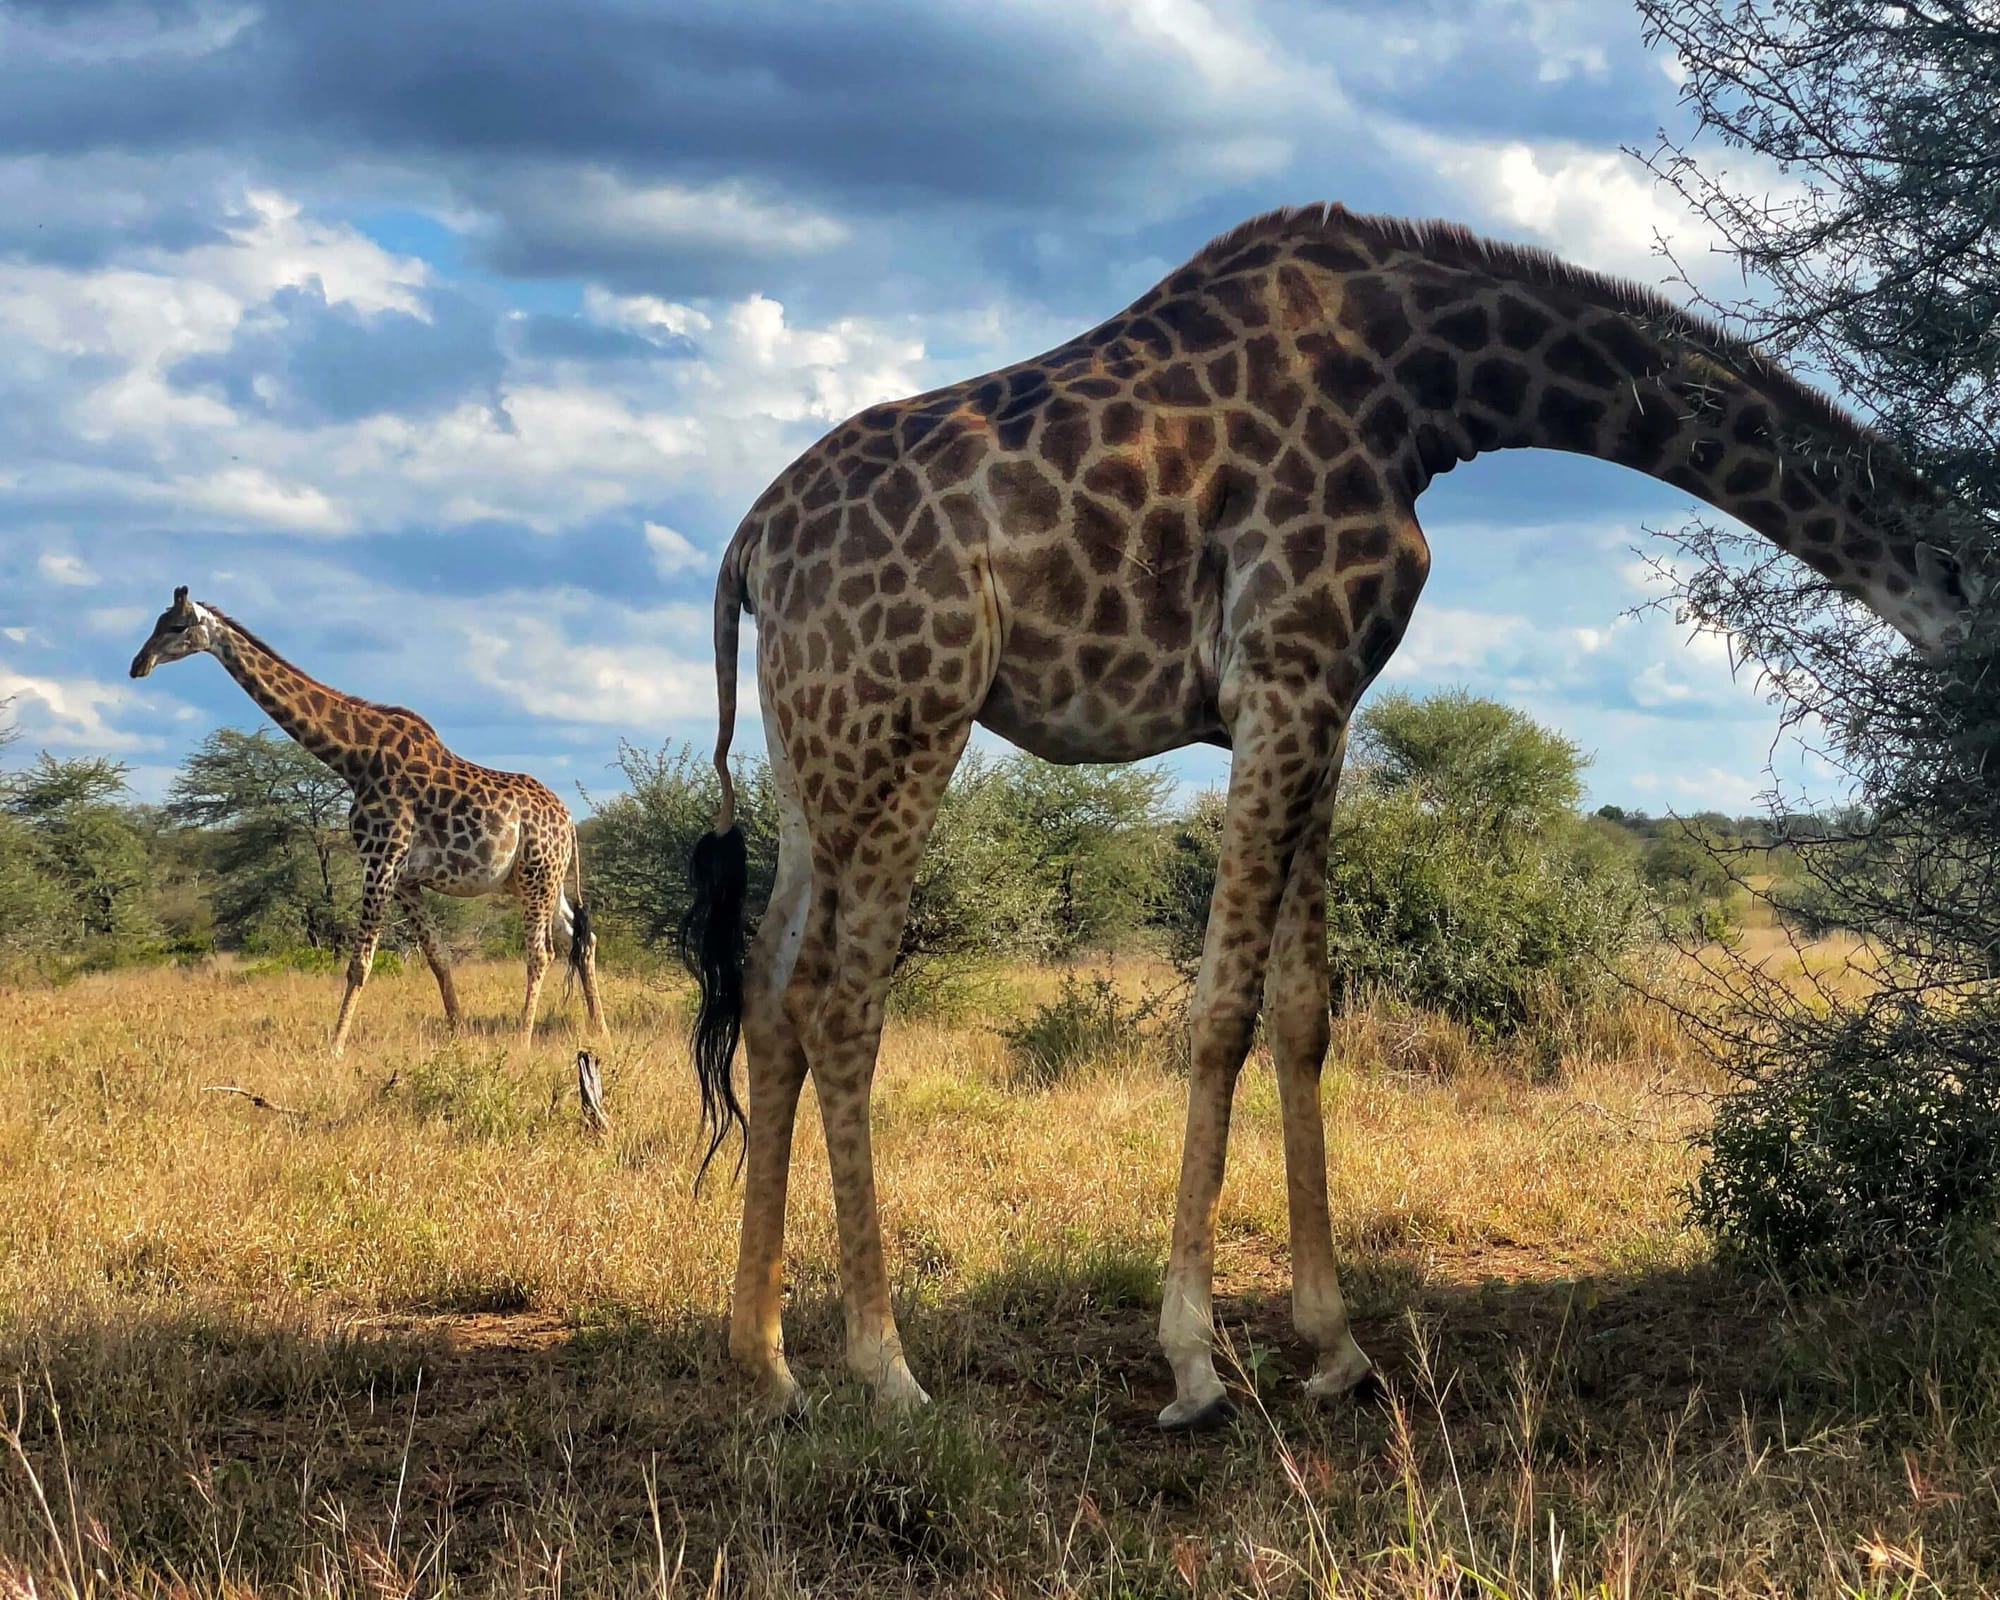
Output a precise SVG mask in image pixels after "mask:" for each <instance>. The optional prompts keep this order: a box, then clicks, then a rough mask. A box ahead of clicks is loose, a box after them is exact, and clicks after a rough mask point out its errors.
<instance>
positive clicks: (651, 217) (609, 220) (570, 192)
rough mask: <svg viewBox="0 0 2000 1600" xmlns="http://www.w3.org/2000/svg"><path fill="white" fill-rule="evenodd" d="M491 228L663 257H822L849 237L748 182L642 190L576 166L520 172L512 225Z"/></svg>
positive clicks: (508, 221)
mask: <svg viewBox="0 0 2000 1600" xmlns="http://www.w3.org/2000/svg"><path fill="white" fill-rule="evenodd" d="M488 226H491V227H493V228H496V229H500V230H503V231H504V232H505V233H506V234H508V235H524V236H525V237H526V239H527V240H529V241H531V243H530V244H529V246H528V247H529V248H539V249H554V250H557V251H563V250H576V249H581V248H584V247H589V248H590V249H591V250H593V251H602V250H604V249H606V248H607V247H608V248H610V249H613V250H630V251H635V252H637V251H647V252H655V253H658V254H661V255H668V254H672V253H675V252H685V251H716V250H723V251H731V252H738V253H742V254H745V255H754V256H770V255H815V254H817V253H819V252H820V251H823V250H831V249H833V248H834V247H835V246H837V245H840V244H844V243H846V241H847V237H848V230H847V225H846V224H845V223H843V222H841V221H840V220H839V219H838V218H836V217H832V216H829V215H827V214H826V213H825V212H821V211H815V210H813V209H812V208H811V207H809V206H803V205H798V204H794V203H792V202H788V201H782V200H774V199H768V198H765V197H762V196H759V195H757V194H755V193H753V192H752V191H751V190H750V189H748V188H747V187H745V186H744V185H742V184H736V183H719V184H711V185H707V186H702V187H696V186H688V185H682V184H670V183H659V184H645V185H635V184H628V183H626V182H625V180H624V179H622V178H620V177H618V176H617V175H616V174H615V173H610V172H605V171H602V170H585V171H582V172H579V171H577V170H576V169H574V168H571V167H561V168H553V167H552V168H549V169H548V170H546V171H541V172H532V173H518V172H517V173H514V174H512V175H511V176H510V179H509V182H508V186H507V190H506V195H505V222H504V223H501V222H497V221H496V222H494V223H492V224H489V225H488ZM509 242H511V241H509ZM504 248H507V243H503V249H504Z"/></svg>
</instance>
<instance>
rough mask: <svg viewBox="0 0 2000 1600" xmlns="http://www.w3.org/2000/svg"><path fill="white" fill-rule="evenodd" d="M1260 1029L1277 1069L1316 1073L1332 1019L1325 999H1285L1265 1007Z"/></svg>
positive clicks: (1322, 1061) (1323, 1056)
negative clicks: (1262, 1029) (1263, 1031)
mask: <svg viewBox="0 0 2000 1600" xmlns="http://www.w3.org/2000/svg"><path fill="white" fill-rule="evenodd" d="M1264 1030H1265V1032H1266V1034H1267V1035H1268V1036H1269V1038H1270V1043H1271V1054H1272V1056H1273V1058H1274V1059H1275V1060H1276V1061H1277V1063H1278V1065H1279V1066H1280V1067H1281V1068H1283V1069H1285V1070H1287V1071H1294V1072H1307V1073H1311V1074H1313V1075H1314V1076H1315V1077H1316V1076H1318V1074H1319V1072H1320V1069H1321V1068H1322V1067H1323V1066H1324V1065H1325V1064H1326V1053H1327V1050H1328V1049H1329V1047H1330V1046H1331V1045H1332V1043H1333V1019H1332V1016H1331V1014H1330V1013H1329V1012H1328V1010H1327V1006H1326V1002H1325V1001H1323V1000H1321V999H1319V998H1317V997H1312V998H1302V999H1288V1000H1281V1001H1279V1003H1277V1004H1276V1005H1272V1006H1267V1007H1266V1009H1265V1012H1264Z"/></svg>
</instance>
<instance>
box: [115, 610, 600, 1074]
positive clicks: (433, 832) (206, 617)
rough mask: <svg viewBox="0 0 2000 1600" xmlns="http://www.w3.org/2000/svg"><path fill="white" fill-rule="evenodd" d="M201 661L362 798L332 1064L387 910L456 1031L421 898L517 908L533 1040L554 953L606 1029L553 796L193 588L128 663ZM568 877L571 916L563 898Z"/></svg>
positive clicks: (567, 825) (452, 996)
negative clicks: (410, 935) (397, 915)
mask: <svg viewBox="0 0 2000 1600" xmlns="http://www.w3.org/2000/svg"><path fill="white" fill-rule="evenodd" d="M204 652H205V653H207V654H209V655H212V656H214V657H215V658H216V659H217V660H218V661H220V662H221V663H222V665H223V667H224V669H225V670H226V671H227V672H228V673H229V675H230V676H231V677H232V678H234V679H235V680H236V681H237V682H238V683H239V684H241V685H242V686H243V689H244V692H245V693H247V694H248V695H249V696H250V698H251V699H252V700H254V701H256V702H257V704H258V705H259V706H260V707H261V708H262V709H263V711H264V714H265V715H266V716H268V717H269V718H270V719H271V720H272V721H273V722H275V723H276V724H277V725H278V726H279V727H280V728H282V729H283V730H284V731H285V732H286V733H287V734H289V735H291V737H292V738H293V739H295V740H297V741H298V743H299V744H300V745H302V746H303V747H304V748H305V749H306V750H308V751H309V752H311V753H312V754H313V755H315V756H317V757H318V758H319V759H320V760H321V761H323V762H325V763H326V765H327V766H329V767H331V768H332V769H333V771H334V772H335V773H337V774H338V775H339V776H340V778H341V779H342V780H343V781H344V782H345V783H346V784H347V786H348V788H349V790H350V791H351V792H352V793H353V796H354V803H353V807H352V809H351V810H350V811H349V813H348V828H349V831H350V832H351V833H352V835H353V837H354V845H355V849H356V850H357V851H358V852H359V853H360V857H361V867H362V890H361V910H360V915H359V917H358V918H357V920H356V925H355V931H354V950H353V954H352V956H351V958H350V960H349V962H348V966H347V987H346V990H345V991H344V992H343V994H342V995H341V999H340V1012H339V1015H338V1017H337V1019H336V1020H335V1022H334V1028H333V1053H334V1054H335V1055H336V1056H337V1055H339V1054H340V1053H341V1051H342V1050H343V1049H344V1048H345V1046H346V1044H347V1034H348V1029H349V1027H350V1026H351V1025H352V1023H353V1021H354V1007H355V1002H356V1001H357V1000H358V999H359V998H360V995H361V989H362V986H363V985H364V984H365V983H366V982H367V981H368V972H369V968H370V967H371V966H372V965H373V963H374V959H375V946H376V943H377V941H378V940H379V939H380V938H381V934H382V925H383V922H384V920H385V918H386V917H387V915H388V911H389V903H390V901H391V900H394V901H395V902H396V903H397V904H398V905H400V906H401V907H402V909H403V911H404V913H405V914H406V915H407V916H408V917H409V919H410V922H411V924H412V925H413V926H414V927H415V929H416V934H417V940H418V942H419V943H420V944H421V945H422V946H423V951H424V959H425V960H426V961H427V962H429V964H430V969H431V971H432V972H433V973H434V974H435V975H436V977H437V985H438V993H439V994H440V995H441V996H442V997H443V1000H444V1014H445V1019H446V1021H447V1022H449V1023H450V1025H451V1027H452V1028H453V1030H454V1031H455V1030H456V1029H457V1028H458V1026H459V1024H460V1020H461V1018H460V1013H459V1008H458V994H457V991H456V990H455V989H454V988H453V986H452V979H451V961H450V956H449V953H448V952H447V950H446V948H445V944H444V940H443V938H442V936H441V935H440V934H439V933H438V930H437V926H436V924H435V923H433V922H432V920H431V916H430V913H429V912H428V911H427V910H426V909H425V907H424V898H423V891H424V890H426V889H432V890H435V891H437V892H438V893H439V894H449V895H459V896H473V895H486V894H511V895H513V896H515V897H516V898H517V899H518V900H519V901H520V902H521V920H522V925H523V933H524V937H525V940H526V944H527V963H528V992H527V998H526V1000H525V1001H524V1003H523V1005H522V1008H521V1033H522V1037H523V1038H524V1039H526V1038H532V1037H533V1035H534V1029H535V1011H536V1007H537V1004H538V1002H539V1000H540V998H541V989H542V979H543V976H544V974H546V973H547V971H548V967H549V960H550V956H551V954H552V953H554V950H555V947H556V946H557V945H558V944H559V945H560V946H561V948H562V950H563V951H564V952H566V954H567V957H568V960H569V963H570V967H571V970H572V971H573V972H574V973H575V975H576V977H577V978H578V980H579V981H580V982H581V983H582V985H583V997H584V1005H585V1008H586V1009H587V1011H588V1013H589V1016H590V1022H591V1026H592V1027H593V1028H595V1029H597V1030H598V1031H599V1032H602V1031H603V1028H604V1019H603V1011H602V1007H601V1006H600V1005H599V1002H598V995H597V939H596V936H595V935H594V934H593V933H592V932H591V930H590V925H589V917H588V915H587V913H586V912H585V910H584V901H583V880H582V870H583V869H582V863H581V860H580V857H579V855H578V852H577V842H576V825H575V824H574V823H573V822H572V821H571V820H570V815H569V811H568V810H567V808H565V807H564V805H563V803H562V801H561V800H560V799H558V798H557V797H556V795H555V794H554V793H553V792H552V791H551V790H550V789H548V788H547V787H546V786H545V785H543V784H541V783H538V782H536V781H535V780H534V779H533V778H530V777H528V776H527V775H526V774H524V773H519V772H496V771H494V770H493V769H492V768H490V767H481V766H477V765H475V764H474V763H472V762H470V761H467V760H465V759H464V758H463V757H460V756H456V755H453V754H452V753H451V751H449V750H447V749H446V748H445V746H444V741H443V740H441V739H440V738H438V736H437V733H436V730H434V729H433V728H432V727H431V725H430V724H429V723H428V722H426V721H424V719H423V718H422V717H420V716H418V715H417V714H416V713H415V712H414V711H406V710H404V709H403V708H402V707H401V706H382V705H376V704H375V703H374V702H372V701H369V700H360V699H356V698H355V697H354V696H353V695H350V694H342V693H341V692H340V691H339V690H338V689H330V688H328V687H327V686H326V685H325V684H323V683H320V682H318V681H316V680H315V679H313V678H310V677H308V676H306V674H305V673H303V672H301V671H300V670H299V669H298V668H297V667H295V666H293V665H292V664H291V663H290V662H289V661H287V660H285V658H284V657H283V656H281V655H279V654H278V652H277V651H275V650H273V649H272V648H271V647H270V646H269V645H267V644H266V643H264V641H263V640H262V639H259V638H258V637H257V636H256V635H255V634H253V633H252V632H250V630H249V629H247V628H245V627H243V626H242V625H241V624H240V623H237V622H234V621H232V620H231V619H230V618H228V617H226V616H224V615H223V614H222V613H221V612H220V611H218V610H216V609H215V607H213V606H210V605H204V604H203V603H202V602H200V601H199V600H190V599H189V598H188V592H187V589H186V587H185V586H183V587H181V588H179V589H176V590H175V591H174V602H173V604H172V605H170V606H168V607H167V609H166V610H165V611H163V612H161V613H160V617H159V620H158V621H157V622H156V623H154V624H153V631H152V633H151V634H150V635H149V636H148V637H147V640H146V642H145V644H143V645H142V646H140V648H139V653H138V654H137V655H136V656H134V657H133V658H132V676H133V677H135V678H143V677H145V676H146V675H147V674H148V673H149V672H151V671H152V670H153V668H154V667H155V666H157V665H159V664H160V663H161V662H165V661H179V660H182V659H184V658H185V657H188V656H192V655H199V654H202V653H204ZM572 865H575V867H576V870H577V898H576V902H575V904H574V905H572V904H571V903H570V899H569V896H568V895H567V894H566V893H565V892H564V888H563V880H564V879H565V878H566V877H567V876H568V875H569V872H570V868H571V866H572Z"/></svg>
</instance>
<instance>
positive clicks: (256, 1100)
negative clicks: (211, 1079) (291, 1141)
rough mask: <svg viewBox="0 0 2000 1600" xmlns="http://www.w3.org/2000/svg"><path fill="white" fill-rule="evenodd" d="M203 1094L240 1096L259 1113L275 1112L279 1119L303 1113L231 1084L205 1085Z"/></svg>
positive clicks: (302, 1114) (301, 1115)
mask: <svg viewBox="0 0 2000 1600" xmlns="http://www.w3.org/2000/svg"><path fill="white" fill-rule="evenodd" d="M202 1093H203V1094H240V1095H241V1096H243V1098H244V1099H245V1100H248V1101H249V1102H250V1103H251V1104H252V1105H253V1106H255V1107H256V1108H257V1109H258V1110H259V1111H275V1112H277V1113H278V1115H279V1116H281V1117H303V1116H304V1115H305V1113H304V1112H303V1111H300V1110H297V1109H296V1108H294V1107H292V1106H281V1105H279V1104H278V1102H277V1101H275V1100H267V1099H265V1098H264V1096H262V1095H261V1094H259V1093H257V1091H256V1090H255V1089H239V1088H238V1087H237V1086H236V1085H235V1084H233V1083H205V1084H203V1085H202Z"/></svg>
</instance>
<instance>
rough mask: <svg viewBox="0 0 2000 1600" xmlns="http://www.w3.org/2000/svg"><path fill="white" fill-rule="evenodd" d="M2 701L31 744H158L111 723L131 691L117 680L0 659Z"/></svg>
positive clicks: (86, 746) (118, 747) (127, 746)
mask: <svg viewBox="0 0 2000 1600" xmlns="http://www.w3.org/2000/svg"><path fill="white" fill-rule="evenodd" d="M10 632H11V630H10ZM4 700H11V701H12V702H13V706H12V708H11V709H12V711H13V713H14V714H15V715H16V716H17V717H19V719H20V724H21V730H22V732H23V734H24V735H25V736H26V737H27V738H28V739H29V740H31V741H32V742H34V743H36V744H43V745H56V746H65V745H68V746H80V747H82V748H84V749H88V750H103V751H118V750H138V749H145V748H148V747H151V746H156V745H158V744H159V743H160V741H159V740H158V739H156V738H151V737H147V736H144V735H140V734H134V733H127V732H126V731H125V730H123V729H122V728H119V727H116V726H114V725H113V723H112V721H111V720H110V715H109V714H110V713H111V712H113V711H115V710H118V709H122V708H124V707H127V706H130V705H132V704H133V695H132V693H131V691H130V690H128V689H125V688H123V687H121V686H120V685H117V684H111V683H101V682H99V681H97V680H96V679H93V678H63V677H54V676H41V675H37V674H31V673H24V672H16V671H14V670H13V669H12V668H10V667H9V666H8V665H7V664H6V663H5V662H4V661H0V701H4Z"/></svg>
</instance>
